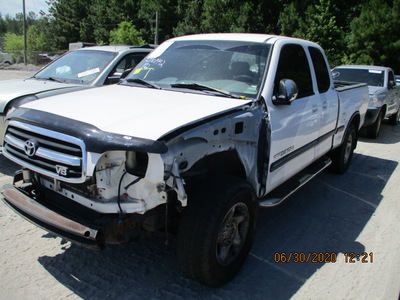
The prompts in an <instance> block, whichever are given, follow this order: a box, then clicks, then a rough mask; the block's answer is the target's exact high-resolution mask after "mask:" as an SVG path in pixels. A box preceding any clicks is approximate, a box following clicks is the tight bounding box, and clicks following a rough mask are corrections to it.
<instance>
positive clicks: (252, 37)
mask: <svg viewBox="0 0 400 300" xmlns="http://www.w3.org/2000/svg"><path fill="white" fill-rule="evenodd" d="M285 39H286V40H296V41H301V42H302V43H307V44H315V43H313V42H310V41H306V40H303V39H297V38H292V37H286V36H280V35H270V34H256V33H208V34H193V35H185V36H181V37H176V38H172V39H171V41H191V40H193V41H194V40H226V41H246V42H255V43H267V42H268V43H271V44H272V43H274V42H276V41H277V40H285Z"/></svg>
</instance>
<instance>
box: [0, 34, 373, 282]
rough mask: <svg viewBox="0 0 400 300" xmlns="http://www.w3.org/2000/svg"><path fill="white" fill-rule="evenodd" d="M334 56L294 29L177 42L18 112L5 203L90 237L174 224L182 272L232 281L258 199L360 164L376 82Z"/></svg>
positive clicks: (109, 238)
mask: <svg viewBox="0 0 400 300" xmlns="http://www.w3.org/2000/svg"><path fill="white" fill-rule="evenodd" d="M328 66H329V65H328V62H327V60H326V58H325V54H324V52H323V50H322V49H321V47H320V46H318V45H317V44H315V43H311V42H308V41H304V40H299V39H293V38H287V37H280V36H271V35H261V34H206V35H191V36H185V37H179V38H174V39H171V40H168V41H166V42H164V43H163V44H162V45H160V46H159V47H158V48H157V49H156V50H155V51H154V52H152V53H151V54H150V55H149V56H147V57H146V58H145V59H144V60H143V61H142V62H141V63H140V64H139V65H138V66H137V67H136V68H135V69H134V71H133V72H132V73H131V75H130V76H128V77H127V78H126V80H125V81H124V82H122V83H120V84H118V85H113V86H107V87H102V88H98V89H93V90H84V91H79V92H73V93H69V94H64V95H59V96H56V97H52V98H46V99H43V100H40V101H33V102H30V103H28V104H25V105H23V106H21V107H19V108H17V109H16V110H15V111H14V112H12V113H11V114H9V115H8V120H7V128H6V133H5V139H4V140H5V141H4V144H3V154H4V155H5V156H6V157H7V158H9V159H11V160H13V161H14V162H16V163H18V164H20V165H21V166H22V167H23V169H22V170H21V172H20V173H18V174H16V175H15V177H14V183H13V185H8V186H5V187H4V188H3V191H2V194H3V197H4V201H5V203H7V204H8V205H9V206H10V207H12V208H13V209H14V210H15V211H17V212H18V213H19V214H21V215H22V216H24V217H25V218H27V219H28V220H30V221H32V222H33V223H35V224H37V225H38V226H41V227H43V228H44V229H46V230H47V231H50V232H53V233H55V234H56V235H59V236H61V237H64V238H66V239H68V240H70V241H73V242H75V243H78V244H81V245H84V246H87V247H93V248H102V247H104V246H105V245H106V244H109V243H122V242H127V241H129V240H132V239H134V238H137V237H139V236H140V235H141V234H142V233H144V232H147V233H149V232H150V233H151V232H153V233H154V232H159V231H161V232H165V233H166V236H167V237H168V236H170V234H169V233H176V235H177V255H178V261H179V263H180V266H181V268H182V271H183V273H184V274H186V275H187V276H188V277H190V278H193V279H195V280H198V281H199V282H201V283H203V284H205V285H209V286H218V285H221V284H224V283H226V282H227V281H228V280H230V279H231V278H232V277H233V276H234V275H235V274H236V273H237V272H238V271H239V270H240V268H241V266H242V264H243V263H244V261H245V258H246V257H247V255H248V253H249V251H250V247H251V244H252V240H253V237H254V235H255V227H256V215H257V209H258V207H259V206H261V207H270V206H274V205H277V204H279V203H280V202H282V201H283V200H284V199H286V198H287V197H288V196H289V195H290V194H292V193H293V192H294V191H296V190H297V189H298V188H299V187H300V186H301V185H302V184H304V183H305V182H307V181H308V180H309V179H311V178H312V177H313V176H315V175H316V174H318V173H319V172H321V171H322V170H324V169H325V168H326V167H328V166H329V165H330V164H331V166H332V168H333V169H334V170H336V171H337V172H339V173H340V172H344V171H346V169H347V168H348V167H349V164H350V161H351V159H352V155H353V150H354V148H355V147H356V144H357V134H358V130H359V128H360V127H361V126H362V125H363V120H364V116H365V113H366V110H367V105H368V88H367V86H366V85H365V84H355V85H354V84H353V85H347V84H346V83H344V82H342V83H340V84H339V85H338V86H337V87H336V88H335V86H334V83H333V80H332V78H331V73H330V70H329V67H328Z"/></svg>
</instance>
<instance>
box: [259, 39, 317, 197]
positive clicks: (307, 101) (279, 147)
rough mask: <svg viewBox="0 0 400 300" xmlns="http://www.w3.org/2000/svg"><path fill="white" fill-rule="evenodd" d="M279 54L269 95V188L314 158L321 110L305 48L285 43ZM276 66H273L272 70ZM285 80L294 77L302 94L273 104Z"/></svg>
mask: <svg viewBox="0 0 400 300" xmlns="http://www.w3.org/2000/svg"><path fill="white" fill-rule="evenodd" d="M276 47H277V46H275V49H276ZM278 55H279V58H278V62H277V64H276V72H275V79H274V82H273V95H272V97H267V98H269V99H267V101H268V102H269V103H268V108H269V111H270V122H271V145H270V147H271V148H270V149H271V151H270V160H269V162H270V166H269V175H268V179H267V186H268V191H269V190H271V189H273V188H274V187H276V186H277V185H279V184H280V183H282V182H284V181H285V180H287V179H288V178H290V177H291V176H293V175H294V174H296V173H297V172H299V171H300V170H301V169H303V168H304V167H305V166H307V165H308V164H310V163H311V162H312V161H313V160H314V155H315V153H314V152H315V147H316V144H317V141H318V134H319V123H320V113H321V101H320V97H319V95H316V94H315V92H314V88H313V80H312V75H311V69H310V64H309V60H308V56H307V54H306V50H305V48H304V47H303V46H302V45H300V44H285V45H283V46H282V48H281V49H280V53H279V54H278ZM274 56H275V55H274ZM272 61H276V60H274V58H272ZM273 68H274V66H273V65H271V71H274V70H273ZM282 79H291V80H293V81H294V82H295V83H296V85H297V87H298V91H299V94H298V97H297V99H296V100H294V101H293V102H291V104H290V105H275V104H273V103H272V98H273V97H275V96H276V95H277V92H278V87H279V82H280V81H281V80H282ZM268 191H267V192H268Z"/></svg>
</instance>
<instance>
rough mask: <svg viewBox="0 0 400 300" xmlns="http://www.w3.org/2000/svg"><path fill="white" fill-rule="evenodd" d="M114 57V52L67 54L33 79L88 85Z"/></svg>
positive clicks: (94, 51)
mask: <svg viewBox="0 0 400 300" xmlns="http://www.w3.org/2000/svg"><path fill="white" fill-rule="evenodd" d="M116 55H117V53H116V52H108V51H99V50H84V51H73V52H69V53H67V54H65V55H64V56H62V57H60V58H59V59H57V60H56V61H54V62H53V63H51V64H50V65H48V66H46V67H45V68H44V69H43V70H41V71H40V72H39V73H37V74H36V75H35V78H37V79H49V80H55V81H60V82H65V83H78V84H86V85H89V84H91V83H92V82H93V81H94V80H95V79H96V78H97V76H99V75H100V74H101V72H102V71H103V69H104V68H105V67H106V66H107V65H108V64H109V63H110V62H111V61H112V60H113V59H114V57H115V56H116Z"/></svg>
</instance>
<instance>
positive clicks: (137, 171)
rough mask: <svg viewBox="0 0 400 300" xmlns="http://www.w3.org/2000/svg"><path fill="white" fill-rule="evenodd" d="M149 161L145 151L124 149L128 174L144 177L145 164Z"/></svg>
mask: <svg viewBox="0 0 400 300" xmlns="http://www.w3.org/2000/svg"><path fill="white" fill-rule="evenodd" d="M148 163H149V157H148V155H147V153H144V152H136V151H126V162H125V167H126V171H127V172H128V173H129V174H132V175H135V176H138V177H144V176H145V175H146V170H147V165H148Z"/></svg>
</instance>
